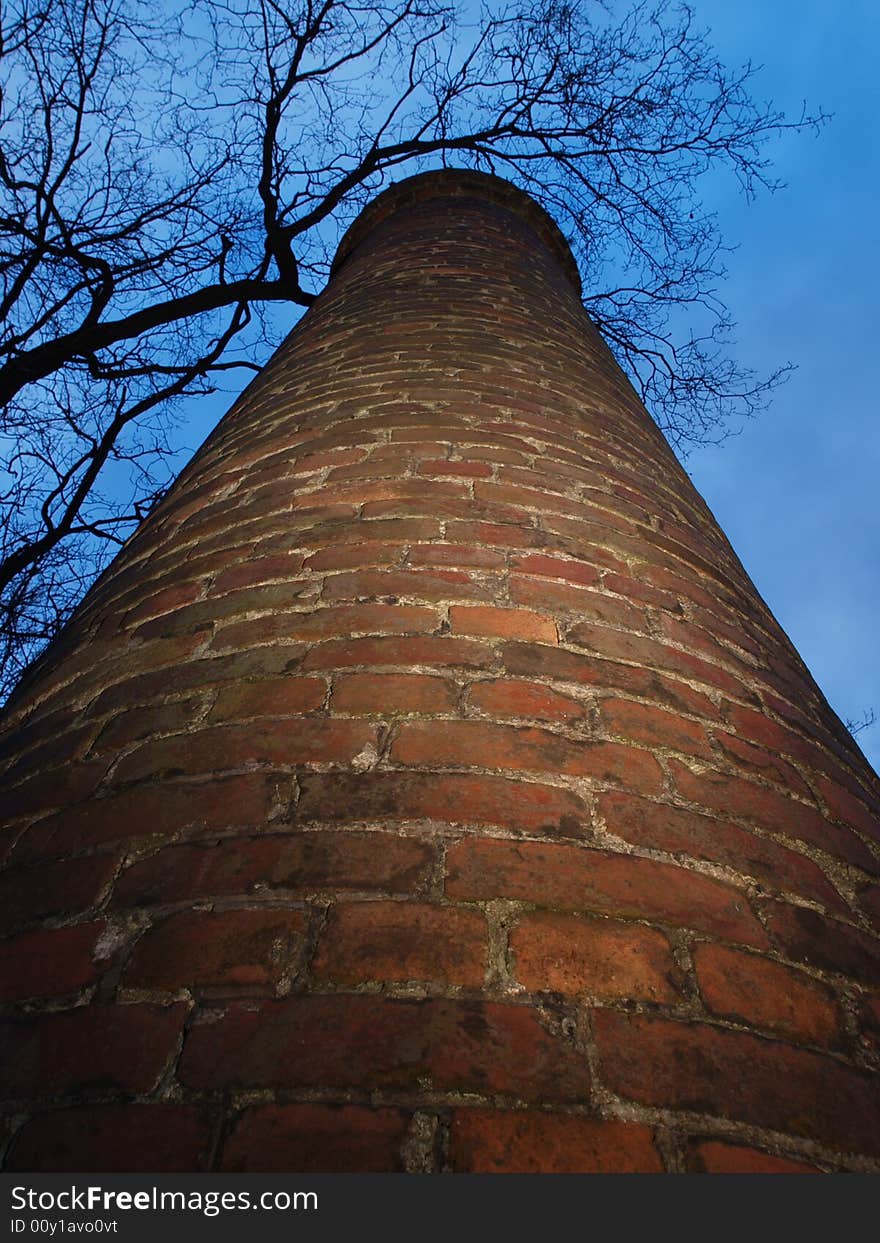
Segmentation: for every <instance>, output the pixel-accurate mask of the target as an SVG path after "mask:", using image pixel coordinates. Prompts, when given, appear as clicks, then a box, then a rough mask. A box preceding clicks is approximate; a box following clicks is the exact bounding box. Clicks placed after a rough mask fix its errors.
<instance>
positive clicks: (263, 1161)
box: [221, 1104, 409, 1174]
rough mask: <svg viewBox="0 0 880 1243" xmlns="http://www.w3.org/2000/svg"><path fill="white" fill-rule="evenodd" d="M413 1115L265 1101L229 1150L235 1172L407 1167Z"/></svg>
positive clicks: (227, 1166) (244, 1118) (238, 1128)
mask: <svg viewBox="0 0 880 1243" xmlns="http://www.w3.org/2000/svg"><path fill="white" fill-rule="evenodd" d="M408 1122H409V1119H408V1117H407V1115H406V1114H405V1113H403V1112H401V1111H400V1110H398V1109H382V1108H377V1109H368V1108H366V1107H365V1106H362V1105H311V1104H309V1105H264V1106H258V1107H256V1108H254V1109H247V1110H245V1112H244V1113H243V1114H242V1115H241V1117H240V1118H238V1120H237V1121H236V1123H235V1126H234V1127H233V1129H232V1133H231V1135H230V1136H229V1138H228V1140H227V1141H226V1144H225V1146H224V1149H223V1159H222V1162H221V1165H222V1168H223V1169H224V1170H228V1171H231V1172H234V1173H246V1174H257V1173H261V1174H289V1173H290V1171H291V1170H296V1171H297V1172H298V1173H300V1174H387V1173H392V1172H395V1171H398V1170H401V1169H402V1168H403V1167H402V1162H401V1158H400V1155H399V1153H400V1146H401V1144H402V1142H403V1140H404V1138H405V1137H406V1131H407V1125H408Z"/></svg>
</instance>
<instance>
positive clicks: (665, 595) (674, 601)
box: [602, 573, 681, 612]
mask: <svg viewBox="0 0 880 1243" xmlns="http://www.w3.org/2000/svg"><path fill="white" fill-rule="evenodd" d="M602 586H603V587H604V588H605V590H606V591H613V592H615V593H616V594H617V595H620V596H625V597H626V599H627V600H637V601H638V602H639V603H640V604H649V605H651V606H652V607H653V608H658V609H667V610H669V611H670V612H681V604H680V602H679V600H678V597H677V596H674V595H672V594H670V593H669V592H668V591H658V590H657V588H656V587H649V586H647V585H646V584H645V583H640V582H639V580H638V579H636V578H630V577H629V576H628V575H626V574H613V573H612V574H606V575H605V577H604V578H603V580H602Z"/></svg>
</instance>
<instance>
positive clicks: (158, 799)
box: [16, 773, 276, 859]
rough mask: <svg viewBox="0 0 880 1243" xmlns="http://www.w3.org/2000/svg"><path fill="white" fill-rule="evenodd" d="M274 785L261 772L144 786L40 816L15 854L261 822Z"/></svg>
mask: <svg viewBox="0 0 880 1243" xmlns="http://www.w3.org/2000/svg"><path fill="white" fill-rule="evenodd" d="M275 789H276V786H275V783H274V782H273V780H272V779H271V778H269V777H267V776H265V775H264V774H262V773H244V774H242V775H241V776H235V777H226V778H223V779H222V780H217V779H214V780H212V781H209V782H204V783H186V784H182V785H170V784H168V783H165V784H163V785H161V786H141V787H139V788H137V789H134V790H126V791H124V792H122V793H120V794H114V795H111V796H110V797H108V798H102V799H93V800H92V801H91V802H89V803H85V804H83V805H82V806H81V807H77V808H71V810H70V811H69V812H67V813H66V814H59V815H57V816H50V817H48V818H47V819H45V820H40V821H39V822H38V823H37V824H35V825H34V826H33V827H32V828H31V829H29V830H28V832H27V833H26V834H25V835H24V837H23V838H22V839H21V842H20V844H19V846H18V847H17V850H16V857H17V858H21V859H37V858H42V857H44V856H49V857H52V856H58V855H62V854H67V853H72V852H74V851H77V850H82V849H84V848H85V847H88V846H97V845H100V844H102V843H104V842H110V841H119V840H122V839H131V840H136V839H137V838H139V837H152V836H154V835H156V836H171V835H176V834H177V833H178V832H179V831H180V830H181V829H183V828H185V827H187V826H192V827H198V828H202V829H205V830H212V829H224V828H232V827H235V826H239V825H241V826H245V825H254V826H258V825H262V824H264V823H265V821H266V820H267V819H268V817H269V812H270V810H271V808H272V805H273V802H274V799H275Z"/></svg>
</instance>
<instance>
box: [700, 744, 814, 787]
mask: <svg viewBox="0 0 880 1243" xmlns="http://www.w3.org/2000/svg"><path fill="white" fill-rule="evenodd" d="M714 737H715V743H716V745H717V746H718V747H719V748H720V749H721V751H722V752H723V754H724V756H725V758H726V759H728V760H729V761H730V762H731V763H732V764H734V765H736V767H737V768H740V769H742V770H744V771H745V772H746V773H750V774H751V773H753V774H755V775H757V776H758V777H763V778H764V779H765V780H767V781H774V782H776V784H777V785H780V786H782V787H783V789H786V790H791V791H793V792H794V793H796V794H800V795H802V796H803V797H804V798H806V799H812V794H811V792H810V788H809V786H808V785H807V783H806V782H805V781H804V779H803V777H802V776H801V775H800V773H799V772H798V771H797V769H796V768H794V767H793V765H791V764H789V763H788V761H787V760H784V759H783V758H782V756H780V755H777V754H776V752H775V751H770V750H767V748H765V747H756V746H754V745H753V744H752V743H750V742H745V741H744V740H743V739H742V738H737V737H736V736H735V735H734V734H726V733H723V732H722V731H721V730H715V734H714Z"/></svg>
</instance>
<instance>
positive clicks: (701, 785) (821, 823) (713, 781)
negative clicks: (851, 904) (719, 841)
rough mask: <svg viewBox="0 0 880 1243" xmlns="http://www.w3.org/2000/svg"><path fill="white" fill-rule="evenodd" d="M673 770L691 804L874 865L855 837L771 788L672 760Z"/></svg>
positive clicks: (861, 863)
mask: <svg viewBox="0 0 880 1243" xmlns="http://www.w3.org/2000/svg"><path fill="white" fill-rule="evenodd" d="M670 770H671V772H672V776H673V779H674V781H675V785H676V788H677V789H678V790H679V792H680V793H681V794H682V795H683V797H684V798H686V799H688V800H689V801H690V802H692V803H699V804H700V805H701V806H703V807H709V808H711V809H712V810H714V811H720V812H721V813H722V814H724V815H727V816H741V817H743V819H746V820H753V821H754V822H755V824H758V825H760V827H761V828H763V829H768V830H769V831H770V832H771V833H784V834H785V835H786V836H788V837H796V838H798V839H799V840H800V841H804V842H809V843H810V844H811V845H813V846H818V847H819V849H820V850H825V851H827V852H828V853H829V854H832V855H837V856H838V857H842V858H844V859H846V860H848V862H850V863H855V864H856V865H865V864H868V863H871V864H873V862H874V860H873V857H872V856H871V854H870V852H869V851H868V850H867V848H866V847H865V846H863V845H862V843H861V842H860V841H859V840H858V838H856V837H855V836H854V835H853V834H851V833H848V832H847V831H846V829H843V828H837V827H836V826H835V825H833V824H830V823H829V822H828V821H827V820H826V819H825V817H824V816H822V815H821V814H820V813H819V812H818V811H816V809H815V808H814V807H810V806H808V805H807V804H806V803H801V802H798V801H796V800H795V799H791V798H786V797H785V796H784V795H782V794H780V793H778V792H777V791H776V790H773V789H771V788H770V787H769V786H763V785H758V784H756V783H755V782H752V781H745V780H743V779H742V778H740V777H730V776H728V775H727V774H726V773H719V772H714V771H712V770H711V769H706V770H704V771H702V772H700V773H699V774H697V773H693V772H691V770H690V769H689V768H687V767H686V766H685V765H684V764H681V763H679V761H678V760H670Z"/></svg>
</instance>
